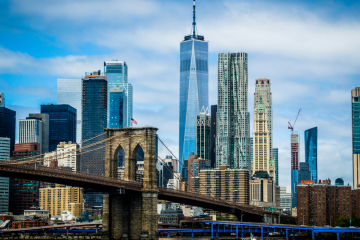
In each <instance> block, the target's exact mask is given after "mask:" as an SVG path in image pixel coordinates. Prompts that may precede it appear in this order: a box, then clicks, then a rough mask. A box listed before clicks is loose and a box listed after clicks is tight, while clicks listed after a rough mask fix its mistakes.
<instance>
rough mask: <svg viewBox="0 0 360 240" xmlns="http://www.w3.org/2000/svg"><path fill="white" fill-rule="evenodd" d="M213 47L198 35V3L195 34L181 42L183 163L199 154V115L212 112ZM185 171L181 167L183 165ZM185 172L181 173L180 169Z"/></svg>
mask: <svg viewBox="0 0 360 240" xmlns="http://www.w3.org/2000/svg"><path fill="white" fill-rule="evenodd" d="M208 55H209V44H208V42H206V41H205V39H204V36H200V35H197V32H196V17H195V0H194V6H193V27H192V34H191V35H188V36H185V38H184V40H183V41H182V42H181V43H180V114H179V115H180V119H179V120H180V125H179V156H180V157H179V159H180V161H181V163H184V160H186V159H188V157H189V155H190V154H191V152H196V115H198V114H199V113H200V110H201V109H202V108H205V110H206V109H208V106H209V92H208V84H209V83H208V82H209V79H208V58H209V56H208ZM180 168H181V164H180ZM180 172H181V170H180Z"/></svg>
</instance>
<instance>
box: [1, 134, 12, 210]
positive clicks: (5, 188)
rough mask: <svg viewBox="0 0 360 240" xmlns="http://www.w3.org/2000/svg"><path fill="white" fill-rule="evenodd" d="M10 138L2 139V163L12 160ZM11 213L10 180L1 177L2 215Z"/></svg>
mask: <svg viewBox="0 0 360 240" xmlns="http://www.w3.org/2000/svg"><path fill="white" fill-rule="evenodd" d="M10 142H11V140H10V138H2V137H0V161H9V160H10ZM5 212H9V178H7V177H0V213H5Z"/></svg>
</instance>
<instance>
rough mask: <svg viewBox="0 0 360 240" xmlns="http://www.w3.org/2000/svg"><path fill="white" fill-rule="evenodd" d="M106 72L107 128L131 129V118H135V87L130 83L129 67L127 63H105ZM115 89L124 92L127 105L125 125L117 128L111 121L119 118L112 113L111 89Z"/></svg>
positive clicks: (124, 116)
mask: <svg viewBox="0 0 360 240" xmlns="http://www.w3.org/2000/svg"><path fill="white" fill-rule="evenodd" d="M104 72H105V75H106V77H107V83H108V88H107V102H108V106H107V126H108V127H111V128H122V127H130V126H132V124H131V118H132V117H133V87H132V85H131V84H130V83H128V67H127V64H126V62H125V61H105V62H104ZM115 87H118V88H119V89H120V90H122V91H124V95H125V103H126V105H124V107H125V108H124V115H123V120H122V122H123V125H122V126H117V127H116V125H112V126H111V125H110V124H111V123H110V122H111V119H114V117H119V116H118V115H117V113H115V114H116V116H112V115H111V113H112V112H113V111H112V110H111V108H110V104H111V101H110V97H111V94H110V89H113V88H115Z"/></svg>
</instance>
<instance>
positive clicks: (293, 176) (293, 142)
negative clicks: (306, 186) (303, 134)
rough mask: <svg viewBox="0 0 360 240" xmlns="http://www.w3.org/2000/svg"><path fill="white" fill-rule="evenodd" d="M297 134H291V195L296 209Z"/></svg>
mask: <svg viewBox="0 0 360 240" xmlns="http://www.w3.org/2000/svg"><path fill="white" fill-rule="evenodd" d="M299 142H300V141H299V134H298V132H292V133H291V193H292V194H293V204H292V205H293V207H296V205H297V203H296V201H297V196H296V186H297V181H298V170H299V149H300V147H299Z"/></svg>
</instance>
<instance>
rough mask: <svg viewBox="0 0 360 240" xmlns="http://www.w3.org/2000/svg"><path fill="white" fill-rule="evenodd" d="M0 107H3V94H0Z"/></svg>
mask: <svg viewBox="0 0 360 240" xmlns="http://www.w3.org/2000/svg"><path fill="white" fill-rule="evenodd" d="M0 107H5V94H4V93H2V92H0Z"/></svg>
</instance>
